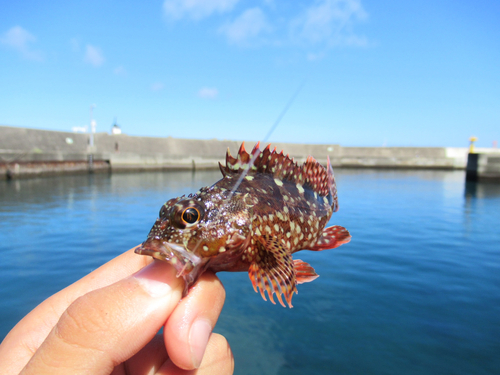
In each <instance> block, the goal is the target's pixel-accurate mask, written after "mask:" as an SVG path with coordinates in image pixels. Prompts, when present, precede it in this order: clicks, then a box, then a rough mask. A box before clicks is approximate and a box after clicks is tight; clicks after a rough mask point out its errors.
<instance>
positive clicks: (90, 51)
mask: <svg viewBox="0 0 500 375" xmlns="http://www.w3.org/2000/svg"><path fill="white" fill-rule="evenodd" d="M84 60H85V62H87V63H89V64H90V65H93V66H95V67H97V66H101V65H102V64H104V61H105V58H104V56H103V55H102V52H101V50H100V49H99V48H97V47H94V46H92V45H90V44H87V46H86V47H85V58H84Z"/></svg>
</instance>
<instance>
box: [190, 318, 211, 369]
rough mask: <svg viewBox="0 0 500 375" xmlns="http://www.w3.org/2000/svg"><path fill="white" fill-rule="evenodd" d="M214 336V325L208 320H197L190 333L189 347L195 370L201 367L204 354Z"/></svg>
mask: <svg viewBox="0 0 500 375" xmlns="http://www.w3.org/2000/svg"><path fill="white" fill-rule="evenodd" d="M211 334H212V325H211V324H210V323H209V322H208V320H206V319H197V320H195V322H194V323H193V325H192V326H191V330H190V331H189V346H190V348H191V359H192V360H193V366H194V367H195V368H198V367H200V365H201V360H202V359H203V354H204V353H205V349H206V347H207V344H208V339H209V338H210V335H211Z"/></svg>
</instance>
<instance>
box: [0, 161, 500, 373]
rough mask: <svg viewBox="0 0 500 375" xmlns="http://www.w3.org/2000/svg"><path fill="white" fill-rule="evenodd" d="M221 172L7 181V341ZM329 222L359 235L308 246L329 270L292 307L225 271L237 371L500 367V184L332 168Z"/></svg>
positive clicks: (309, 256) (2, 237) (2, 272)
mask: <svg viewBox="0 0 500 375" xmlns="http://www.w3.org/2000/svg"><path fill="white" fill-rule="evenodd" d="M219 175H220V173H219V172H215V171H214V172H198V173H196V174H192V173H188V172H176V173H141V174H114V175H111V176H108V175H94V176H88V175H82V176H66V177H53V178H44V179H27V180H17V181H0V254H1V258H0V259H1V260H0V285H1V287H0V336H1V337H4V336H5V335H6V334H7V332H8V331H9V330H10V329H11V328H12V327H13V326H14V325H15V323H16V322H17V321H18V320H19V319H20V318H21V317H22V316H24V315H25V314H26V313H28V312H29V311H30V310H31V309H32V308H34V307H35V306H36V305H37V304H38V303H40V302H41V301H42V300H43V299H45V298H46V297H48V296H50V295H51V294H53V293H54V292H56V291H58V290H60V289H61V288H63V287H65V286H66V285H68V284H70V283H71V282H73V281H75V280H77V279H78V278H80V277H82V276H83V275H85V274H87V273H88V272H90V271H92V270H93V269H95V268H97V267H98V266H99V265H101V264H103V263H104V262H106V261H107V260H109V259H111V258H113V257H115V256H116V255H118V254H120V253H121V252H123V251H125V250H127V249H129V248H131V247H133V246H135V245H136V244H138V243H140V242H142V241H143V240H144V239H145V236H146V234H147V233H148V231H149V229H150V227H151V225H152V224H153V222H154V220H155V218H156V216H157V214H158V210H159V208H160V206H161V205H162V204H163V203H164V202H165V201H166V200H167V199H169V198H171V197H174V196H178V195H181V194H184V193H189V192H194V191H196V190H197V189H198V188H199V187H201V186H205V185H210V184H212V183H214V182H215V181H217V180H218V179H219V178H220V176H219ZM336 176H337V181H338V188H339V203H340V210H339V212H337V213H335V214H334V215H333V218H332V220H331V224H339V225H343V226H345V227H346V228H348V229H349V230H350V232H351V234H352V236H353V240H352V242H351V243H349V244H348V245H344V246H342V247H340V248H338V249H335V250H328V251H323V252H305V251H304V252H301V253H299V258H301V259H303V260H305V261H307V262H309V263H310V264H311V265H312V266H313V267H315V269H316V271H317V272H318V273H319V274H320V275H321V277H320V278H318V279H317V280H315V281H314V282H312V283H308V284H302V285H300V286H299V294H298V295H295V296H294V298H293V302H294V308H293V309H285V308H283V307H281V306H280V305H272V304H271V303H270V302H264V301H263V300H262V299H261V297H260V295H258V294H256V293H255V292H254V291H253V288H252V286H251V284H250V281H249V279H248V276H247V275H246V274H244V273H221V274H219V276H220V278H221V279H222V280H223V283H224V286H225V288H226V290H227V299H226V304H225V307H224V310H223V312H222V315H221V317H220V319H219V322H218V324H217V327H216V329H215V331H217V332H219V333H222V334H224V335H225V336H226V337H227V339H228V340H229V342H230V344H231V346H232V349H233V352H234V354H235V361H236V374H305V373H307V374H498V373H500V229H499V227H500V185H494V184H471V185H467V186H466V185H465V183H464V173H463V172H445V171H409V172H405V171H374V170H337V171H336Z"/></svg>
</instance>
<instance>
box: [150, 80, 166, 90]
mask: <svg viewBox="0 0 500 375" xmlns="http://www.w3.org/2000/svg"><path fill="white" fill-rule="evenodd" d="M164 88H165V85H164V84H163V83H161V82H154V83H153V84H152V85H151V91H161V90H163V89H164Z"/></svg>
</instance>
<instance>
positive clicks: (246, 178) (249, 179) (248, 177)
mask: <svg viewBox="0 0 500 375" xmlns="http://www.w3.org/2000/svg"><path fill="white" fill-rule="evenodd" d="M245 180H248V181H252V180H253V176H246V177H245Z"/></svg>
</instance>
